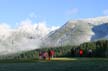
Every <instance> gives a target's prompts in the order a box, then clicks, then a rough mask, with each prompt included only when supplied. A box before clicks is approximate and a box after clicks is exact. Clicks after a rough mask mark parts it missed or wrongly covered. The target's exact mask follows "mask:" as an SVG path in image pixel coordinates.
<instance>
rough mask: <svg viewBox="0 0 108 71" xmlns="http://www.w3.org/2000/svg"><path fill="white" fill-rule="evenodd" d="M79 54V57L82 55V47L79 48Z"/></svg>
mask: <svg viewBox="0 0 108 71" xmlns="http://www.w3.org/2000/svg"><path fill="white" fill-rule="evenodd" d="M79 54H80V57H82V55H83V50H82V49H80V50H79Z"/></svg>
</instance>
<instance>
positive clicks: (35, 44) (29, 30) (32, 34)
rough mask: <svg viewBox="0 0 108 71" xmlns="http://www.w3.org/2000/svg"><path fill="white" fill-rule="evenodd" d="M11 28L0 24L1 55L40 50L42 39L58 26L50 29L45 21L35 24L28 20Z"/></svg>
mask: <svg viewBox="0 0 108 71" xmlns="http://www.w3.org/2000/svg"><path fill="white" fill-rule="evenodd" d="M17 24H18V26H17V28H14V29H13V28H11V27H10V26H9V25H7V24H6V23H1V24H0V33H1V34H0V55H7V54H12V53H20V52H22V51H28V50H33V49H37V48H40V46H41V42H42V39H43V38H44V37H45V36H47V34H48V33H49V32H51V31H54V30H56V29H58V28H59V27H58V26H57V27H56V26H52V27H48V26H47V24H46V22H45V21H42V22H37V23H33V22H32V20H30V19H26V20H23V21H21V22H19V23H17ZM32 38H34V39H32Z"/></svg>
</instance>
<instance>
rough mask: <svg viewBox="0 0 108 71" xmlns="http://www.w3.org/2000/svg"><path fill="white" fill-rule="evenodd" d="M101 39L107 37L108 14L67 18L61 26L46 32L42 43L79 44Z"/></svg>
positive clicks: (55, 44)
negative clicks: (78, 18) (85, 17)
mask: <svg viewBox="0 0 108 71" xmlns="http://www.w3.org/2000/svg"><path fill="white" fill-rule="evenodd" d="M101 39H108V16H103V17H96V18H88V19H80V20H69V21H68V22H66V24H64V25H63V26H62V27H61V28H59V29H57V30H56V31H54V32H52V33H50V34H48V36H47V37H46V38H45V39H44V42H45V43H44V44H45V45H46V46H49V47H51V46H52V47H54V46H66V45H80V44H81V43H84V42H88V41H97V40H101Z"/></svg>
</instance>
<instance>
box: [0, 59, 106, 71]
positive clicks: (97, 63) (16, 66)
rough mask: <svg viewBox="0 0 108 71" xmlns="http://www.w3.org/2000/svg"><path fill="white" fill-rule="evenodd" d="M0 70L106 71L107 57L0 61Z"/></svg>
mask: <svg viewBox="0 0 108 71" xmlns="http://www.w3.org/2000/svg"><path fill="white" fill-rule="evenodd" d="M0 71H108V59H107V58H53V59H52V60H51V61H48V60H8V61H0Z"/></svg>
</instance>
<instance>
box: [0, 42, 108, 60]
mask: <svg viewBox="0 0 108 71" xmlns="http://www.w3.org/2000/svg"><path fill="white" fill-rule="evenodd" d="M79 49H82V50H83V52H84V53H83V57H88V50H89V49H91V50H92V53H93V54H92V57H108V40H99V41H94V42H86V43H83V44H80V45H79V46H70V45H67V46H59V47H43V48H40V49H36V50H31V51H27V52H22V53H20V54H16V55H13V56H12V55H11V56H1V57H0V59H9V58H10V59H38V58H39V51H46V52H47V51H48V50H54V51H55V55H54V56H55V57H79V54H78V53H77V51H79ZM72 51H74V52H75V53H72Z"/></svg>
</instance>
